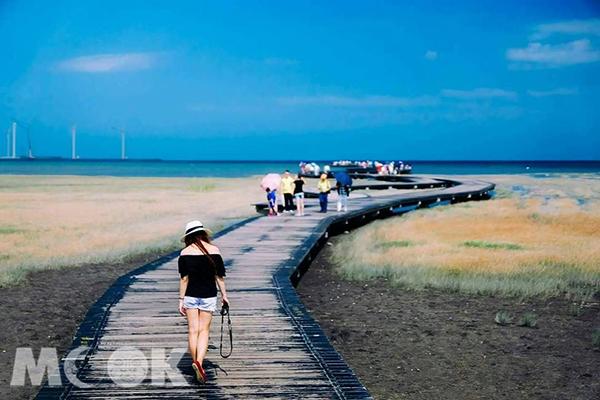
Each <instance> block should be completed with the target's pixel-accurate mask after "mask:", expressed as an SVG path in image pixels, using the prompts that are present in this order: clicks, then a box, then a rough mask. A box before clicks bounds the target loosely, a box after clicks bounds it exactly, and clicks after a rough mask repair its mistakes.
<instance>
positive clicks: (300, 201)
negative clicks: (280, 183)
mask: <svg viewBox="0 0 600 400" xmlns="http://www.w3.org/2000/svg"><path fill="white" fill-rule="evenodd" d="M296 207H297V210H296V214H298V215H304V199H303V198H302V197H296Z"/></svg>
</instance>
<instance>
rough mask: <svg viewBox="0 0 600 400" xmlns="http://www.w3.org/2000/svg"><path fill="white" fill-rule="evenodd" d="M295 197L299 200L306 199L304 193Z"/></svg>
mask: <svg viewBox="0 0 600 400" xmlns="http://www.w3.org/2000/svg"><path fill="white" fill-rule="evenodd" d="M294 197H295V198H297V199H303V198H304V193H302V192H300V193H296V194H295V195H294Z"/></svg>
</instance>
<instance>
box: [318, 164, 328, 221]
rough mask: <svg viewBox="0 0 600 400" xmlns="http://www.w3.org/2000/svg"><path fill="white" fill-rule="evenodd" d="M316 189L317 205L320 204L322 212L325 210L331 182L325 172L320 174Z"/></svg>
mask: <svg viewBox="0 0 600 400" xmlns="http://www.w3.org/2000/svg"><path fill="white" fill-rule="evenodd" d="M317 189H319V205H320V206H321V211H320V212H322V213H326V212H327V196H328V195H329V192H331V183H329V181H328V180H327V174H325V173H323V174H321V179H320V180H319V184H318V185H317Z"/></svg>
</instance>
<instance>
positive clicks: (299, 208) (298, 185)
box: [294, 174, 306, 217]
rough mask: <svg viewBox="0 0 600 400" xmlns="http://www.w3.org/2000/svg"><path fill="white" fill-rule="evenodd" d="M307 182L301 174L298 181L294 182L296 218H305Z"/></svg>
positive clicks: (297, 177)
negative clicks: (305, 187)
mask: <svg viewBox="0 0 600 400" xmlns="http://www.w3.org/2000/svg"><path fill="white" fill-rule="evenodd" d="M305 183H306V182H305V181H304V179H302V177H301V176H300V174H298V175H296V180H295V181H294V197H295V198H296V216H297V217H303V216H304V184H305Z"/></svg>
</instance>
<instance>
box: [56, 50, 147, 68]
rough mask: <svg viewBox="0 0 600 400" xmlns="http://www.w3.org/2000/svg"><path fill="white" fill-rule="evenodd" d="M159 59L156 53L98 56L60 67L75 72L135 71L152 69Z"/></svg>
mask: <svg viewBox="0 0 600 400" xmlns="http://www.w3.org/2000/svg"><path fill="white" fill-rule="evenodd" d="M157 59H158V55H157V54H156V53H124V54H96V55H93V56H84V57H76V58H71V59H68V60H65V61H62V62H60V63H59V64H58V66H59V68H60V69H62V70H65V71H74V72H91V73H102V72H114V71H135V70H140V69H148V68H150V67H152V66H153V65H154V64H155V63H156V61H157Z"/></svg>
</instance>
